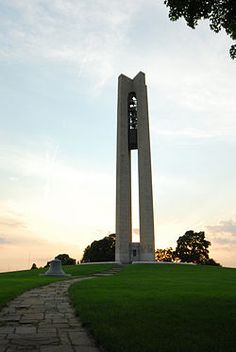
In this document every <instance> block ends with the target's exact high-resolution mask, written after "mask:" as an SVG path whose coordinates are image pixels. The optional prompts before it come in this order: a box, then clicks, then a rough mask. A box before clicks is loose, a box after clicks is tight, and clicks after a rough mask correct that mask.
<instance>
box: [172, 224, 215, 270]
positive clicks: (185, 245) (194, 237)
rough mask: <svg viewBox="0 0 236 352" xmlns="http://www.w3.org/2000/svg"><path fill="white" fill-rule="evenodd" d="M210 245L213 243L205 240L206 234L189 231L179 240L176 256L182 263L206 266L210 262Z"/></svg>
mask: <svg viewBox="0 0 236 352" xmlns="http://www.w3.org/2000/svg"><path fill="white" fill-rule="evenodd" d="M210 245H211V242H209V241H207V240H206V239H205V233H204V232H194V231H192V230H191V231H187V232H186V233H185V235H183V236H180V237H179V239H178V240H177V247H176V250H175V252H174V256H175V258H179V259H180V260H181V262H188V263H189V262H192V263H196V264H204V263H205V262H206V261H207V260H209V250H208V247H209V246H210Z"/></svg>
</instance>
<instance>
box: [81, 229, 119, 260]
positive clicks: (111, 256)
mask: <svg viewBox="0 0 236 352" xmlns="http://www.w3.org/2000/svg"><path fill="white" fill-rule="evenodd" d="M115 239H116V235H115V234H111V235H109V236H106V237H104V238H103V239H102V240H99V241H93V242H92V243H91V245H89V246H87V247H86V248H85V250H84V254H83V258H82V260H81V262H82V263H86V262H108V261H114V260H115Z"/></svg>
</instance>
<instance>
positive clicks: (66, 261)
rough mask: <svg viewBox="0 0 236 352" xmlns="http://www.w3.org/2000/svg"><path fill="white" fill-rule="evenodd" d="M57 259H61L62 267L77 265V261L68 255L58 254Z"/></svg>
mask: <svg viewBox="0 0 236 352" xmlns="http://www.w3.org/2000/svg"><path fill="white" fill-rule="evenodd" d="M55 259H60V261H61V264H62V265H75V264H76V259H73V258H70V256H69V255H68V254H58V255H57V256H56V257H55ZM49 264H50V262H47V264H46V265H45V267H44V268H47V267H48V266H49Z"/></svg>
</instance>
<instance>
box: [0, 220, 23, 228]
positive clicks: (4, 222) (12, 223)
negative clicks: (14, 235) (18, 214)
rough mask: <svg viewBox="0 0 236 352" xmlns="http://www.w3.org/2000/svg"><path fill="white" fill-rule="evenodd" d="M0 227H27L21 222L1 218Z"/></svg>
mask: <svg viewBox="0 0 236 352" xmlns="http://www.w3.org/2000/svg"><path fill="white" fill-rule="evenodd" d="M1 226H6V227H11V228H14V229H18V228H27V225H26V224H25V223H24V222H23V221H21V220H18V219H12V218H3V217H0V227H1Z"/></svg>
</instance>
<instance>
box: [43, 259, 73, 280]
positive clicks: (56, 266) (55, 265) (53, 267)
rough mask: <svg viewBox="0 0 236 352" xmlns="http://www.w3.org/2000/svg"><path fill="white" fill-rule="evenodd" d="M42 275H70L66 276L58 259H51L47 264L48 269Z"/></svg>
mask: <svg viewBox="0 0 236 352" xmlns="http://www.w3.org/2000/svg"><path fill="white" fill-rule="evenodd" d="M43 275H48V276H70V274H66V273H65V272H64V271H63V269H62V266H61V260H60V259H53V260H51V261H50V262H49V269H48V271H46V273H45V274H43Z"/></svg>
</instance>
